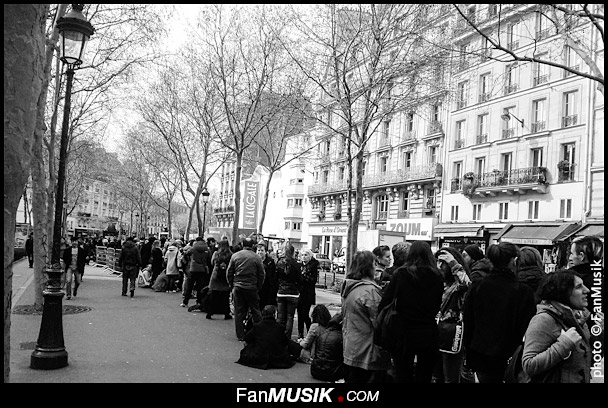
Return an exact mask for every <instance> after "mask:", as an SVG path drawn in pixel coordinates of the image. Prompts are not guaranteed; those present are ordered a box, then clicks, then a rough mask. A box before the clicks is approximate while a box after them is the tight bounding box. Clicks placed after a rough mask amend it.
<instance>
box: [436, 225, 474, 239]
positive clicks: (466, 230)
mask: <svg viewBox="0 0 608 408" xmlns="http://www.w3.org/2000/svg"><path fill="white" fill-rule="evenodd" d="M433 235H435V236H436V237H480V236H482V235H483V225H481V224H437V225H436V226H435V229H434V231H433Z"/></svg>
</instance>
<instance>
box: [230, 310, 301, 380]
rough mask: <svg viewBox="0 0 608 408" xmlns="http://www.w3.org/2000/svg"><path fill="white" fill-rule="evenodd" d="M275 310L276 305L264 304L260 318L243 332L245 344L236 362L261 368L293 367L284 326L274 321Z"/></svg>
mask: <svg viewBox="0 0 608 408" xmlns="http://www.w3.org/2000/svg"><path fill="white" fill-rule="evenodd" d="M276 312H277V308H276V306H274V305H266V306H264V309H263V310H262V320H261V321H259V322H257V323H255V324H254V325H253V328H252V329H251V330H249V331H248V332H247V333H245V343H246V344H245V347H244V348H243V349H242V350H241V353H240V358H239V360H238V361H237V363H239V364H242V365H245V366H248V367H253V368H259V369H262V370H266V369H267V368H290V367H293V365H294V364H295V362H294V361H293V360H292V358H291V356H290V355H289V348H288V342H287V337H285V335H284V331H285V328H284V327H283V326H282V325H281V324H279V323H278V322H277V321H276Z"/></svg>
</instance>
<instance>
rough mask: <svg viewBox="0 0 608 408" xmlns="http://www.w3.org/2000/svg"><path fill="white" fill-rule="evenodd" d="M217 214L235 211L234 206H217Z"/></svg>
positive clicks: (214, 210) (215, 211)
mask: <svg viewBox="0 0 608 408" xmlns="http://www.w3.org/2000/svg"><path fill="white" fill-rule="evenodd" d="M213 212H214V213H215V214H224V213H232V212H234V206H233V205H229V206H227V207H217V208H214V209H213Z"/></svg>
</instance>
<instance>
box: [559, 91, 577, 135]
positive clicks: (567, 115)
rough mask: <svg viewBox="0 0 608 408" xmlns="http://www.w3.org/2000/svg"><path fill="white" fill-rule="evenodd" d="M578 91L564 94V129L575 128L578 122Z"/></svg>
mask: <svg viewBox="0 0 608 408" xmlns="http://www.w3.org/2000/svg"><path fill="white" fill-rule="evenodd" d="M577 96H578V92H577V91H573V92H565V93H564V109H563V111H564V116H563V117H562V127H568V126H574V125H576V124H577V122H578V120H577V119H578V114H577V108H576V99H577Z"/></svg>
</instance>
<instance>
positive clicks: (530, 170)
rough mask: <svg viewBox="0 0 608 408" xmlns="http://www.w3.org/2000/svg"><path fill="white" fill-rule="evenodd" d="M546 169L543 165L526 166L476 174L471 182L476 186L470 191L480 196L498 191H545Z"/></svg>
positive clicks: (509, 192) (508, 193)
mask: <svg viewBox="0 0 608 408" xmlns="http://www.w3.org/2000/svg"><path fill="white" fill-rule="evenodd" d="M546 171H547V169H546V168H545V167H526V168H521V169H513V170H494V171H492V172H489V173H483V174H481V175H480V176H476V179H474V181H473V184H474V185H476V188H475V189H474V190H473V191H471V195H472V194H473V193H474V194H475V195H477V196H480V197H486V196H488V195H489V196H496V194H498V193H506V194H507V195H513V194H515V193H517V194H526V193H527V192H528V191H535V192H538V193H543V194H544V193H546V192H547V186H548V183H547V176H546Z"/></svg>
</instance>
